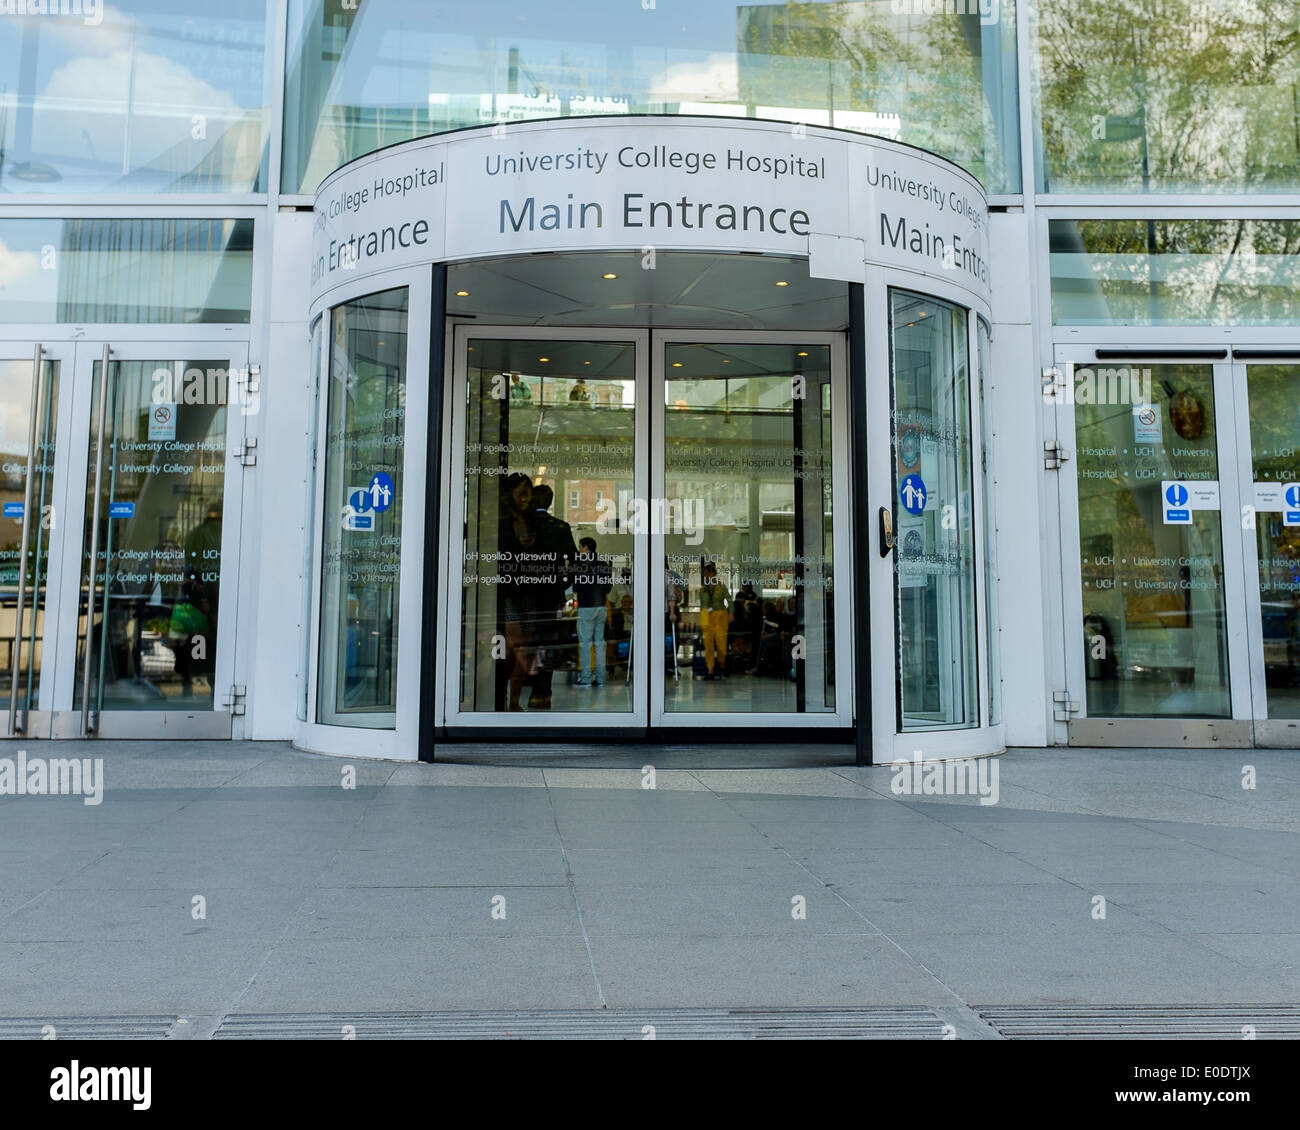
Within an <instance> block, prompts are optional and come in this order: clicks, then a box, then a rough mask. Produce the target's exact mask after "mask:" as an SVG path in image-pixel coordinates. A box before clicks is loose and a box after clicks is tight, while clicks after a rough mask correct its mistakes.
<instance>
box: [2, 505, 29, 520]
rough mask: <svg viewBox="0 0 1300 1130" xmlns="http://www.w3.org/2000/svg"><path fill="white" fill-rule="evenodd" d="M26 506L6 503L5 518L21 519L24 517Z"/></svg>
mask: <svg viewBox="0 0 1300 1130" xmlns="http://www.w3.org/2000/svg"><path fill="white" fill-rule="evenodd" d="M24 505H25V504H24V503H22V502H6V503H5V517H6V518H21V517H22V516H23V507H24Z"/></svg>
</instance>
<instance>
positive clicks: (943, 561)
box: [890, 291, 980, 730]
mask: <svg viewBox="0 0 1300 1130" xmlns="http://www.w3.org/2000/svg"><path fill="white" fill-rule="evenodd" d="M967 329H968V327H967V314H966V311H965V310H963V309H961V308H960V307H957V306H953V305H951V304H950V303H947V302H940V301H938V300H936V299H933V298H926V297H924V296H922V295H917V294H909V293H907V292H905V291H893V292H891V295H890V332H891V343H892V350H891V352H892V364H893V389H892V391H893V406H892V408H893V410H892V415H891V423H892V431H893V462H894V531H895V538H896V539H897V549H896V551H895V554H894V572H895V599H896V628H897V639H898V698H899V701H898V716H899V727H900V729H902V730H935V729H942V728H952V727H961V726H978V725H979V721H980V708H979V701H978V690H977V672H976V636H975V537H974V528H973V515H972V513H971V435H970V430H971V423H970V375H969V362H968V346H967Z"/></svg>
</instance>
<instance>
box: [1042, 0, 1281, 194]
mask: <svg viewBox="0 0 1300 1130" xmlns="http://www.w3.org/2000/svg"><path fill="white" fill-rule="evenodd" d="M1034 10H1035V13H1036V19H1034V20H1032V21H1031V25H1032V28H1033V36H1034V40H1033V42H1034V65H1035V69H1036V71H1037V79H1038V82H1037V86H1038V87H1039V88H1040V89H1041V92H1042V93H1041V105H1040V106H1039V116H1040V119H1041V123H1040V130H1039V136H1038V138H1037V151H1038V162H1039V166H1040V170H1039V178H1040V179H1039V183H1040V184H1041V185H1042V186H1043V188H1044V190H1045V191H1048V192H1291V191H1294V190H1295V188H1296V187H1297V185H1300V148H1298V146H1297V137H1300V100H1297V98H1296V88H1297V83H1298V81H1300V36H1297V31H1300V5H1297V4H1296V3H1295V0H1282V2H1273V0H1244V2H1239V3H1222V4H1220V3H1206V2H1205V0H1127V2H1126V3H1125V4H1124V5H1123V7H1122V11H1117V9H1116V4H1115V2H1114V0H1071V2H1070V3H1047V4H1036V5H1034Z"/></svg>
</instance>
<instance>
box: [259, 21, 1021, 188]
mask: <svg viewBox="0 0 1300 1130" xmlns="http://www.w3.org/2000/svg"><path fill="white" fill-rule="evenodd" d="M900 7H901V6H900V4H899V3H898V0H836V2H830V3H824V2H816V0H814V2H811V3H789V4H752V5H745V4H742V5H737V4H735V3H734V2H732V0H700V2H698V3H695V4H692V5H687V4H684V3H680V2H679V0H659V3H658V5H657V7H656V8H653V9H646V8H643V7H642V6H641V5H638V4H635V3H631V4H611V3H609V2H608V0H569V2H568V3H565V4H562V5H551V6H547V7H545V8H539V7H538V6H537V5H536V4H535V3H533V2H532V0H495V2H493V0H486V2H483V3H479V4H475V5H469V6H467V5H465V4H463V3H460V2H459V0H455V2H434V3H430V2H428V0H365V2H364V3H362V4H357V5H352V6H351V7H350V8H349V7H341V6H340V5H339V4H338V3H337V2H334V0H292V5H291V9H290V55H289V81H288V90H287V101H286V108H285V161H284V190H285V191H286V192H307V193H310V192H314V191H315V190H316V186H317V185H318V184H319V183H320V181H321V180H322V179H323V178H324V177H325V176H327V175H328V174H329V173H330V172H332V171H333V170H334V169H336V168H337V167H338V166H340V165H342V164H345V163H346V162H348V161H350V160H351V159H353V158H354V157H357V156H360V155H362V154H364V153H369V152H371V151H373V150H376V149H379V148H382V147H383V146H385V145H391V144H393V143H395V142H399V141H405V140H407V139H409V138H412V137H419V136H423V135H425V134H430V133H438V132H441V131H444V130H451V129H459V128H463V127H466V126H481V125H490V124H493V123H495V122H512V121H524V120H529V119H539V118H561V117H578V116H583V115H590V114H706V115H713V116H719V117H741V118H744V117H748V118H774V119H778V120H789V121H801V122H804V123H806V124H809V125H825V126H834V127H837V128H840V129H850V130H857V131H861V132H865V133H872V134H877V135H881V136H886V137H893V138H897V139H899V140H902V141H905V142H908V143H910V144H913V145H919V146H922V147H924V148H928V149H931V150H933V151H935V152H937V153H940V154H942V155H943V156H946V157H949V158H951V159H952V160H954V161H956V162H958V163H959V164H961V165H962V166H963V167H964V168H967V169H969V170H971V171H972V172H973V173H975V175H977V176H979V177H981V178H982V179H984V181H985V183H986V184H987V186H988V187H989V188H991V189H992V190H993V191H1003V192H1005V191H1018V190H1019V182H1018V173H1017V168H1018V166H1017V162H1016V154H1017V150H1018V145H1019V142H1018V140H1017V126H1016V93H1015V92H1016V66H1015V39H1016V37H1015V10H1016V9H1015V5H1014V3H1013V0H1001V3H1000V4H996V3H991V4H987V5H985V7H987V8H988V9H989V15H988V16H986V17H984V18H981V16H980V14H979V12H978V11H977V10H974V11H973V12H972V14H966V12H965V8H966V5H962V6H961V7H962V9H963V11H962V13H961V14H958V13H957V11H956V10H955V9H956V7H957V6H956V5H952V4H946V5H935V4H933V3H929V2H928V0H924V2H920V3H916V4H910V5H907V6H906V8H905V10H900ZM971 7H972V8H973V9H975V8H977V7H978V6H977V5H971ZM984 90H987V91H988V94H987V96H985V95H984V94H983V93H982V91H984Z"/></svg>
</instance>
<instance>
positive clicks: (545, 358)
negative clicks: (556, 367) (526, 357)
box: [537, 357, 550, 361]
mask: <svg viewBox="0 0 1300 1130" xmlns="http://www.w3.org/2000/svg"><path fill="white" fill-rule="evenodd" d="M537 360H539V361H549V360H550V358H549V357H539V358H537Z"/></svg>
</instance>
